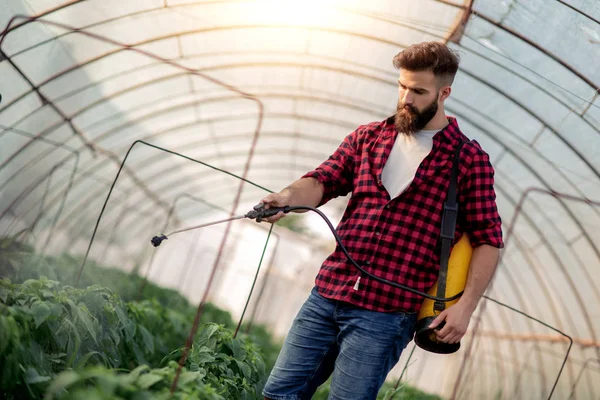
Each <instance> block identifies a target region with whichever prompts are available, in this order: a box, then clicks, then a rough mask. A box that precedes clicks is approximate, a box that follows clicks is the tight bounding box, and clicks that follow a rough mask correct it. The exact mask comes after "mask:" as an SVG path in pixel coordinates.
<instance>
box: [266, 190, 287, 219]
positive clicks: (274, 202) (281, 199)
mask: <svg viewBox="0 0 600 400" xmlns="http://www.w3.org/2000/svg"><path fill="white" fill-rule="evenodd" d="M291 197H292V196H291V193H290V191H289V190H287V189H283V190H282V191H281V192H279V193H271V194H269V195H268V196H266V197H264V198H263V199H262V200H261V201H260V202H261V203H262V204H264V205H265V208H274V207H285V206H289V205H290V201H291ZM283 217H285V213H284V212H283V211H281V212H278V213H277V214H275V215H273V216H272V217H269V218H265V219H263V221H267V222H270V223H275V222H277V221H279V220H280V219H281V218H283Z"/></svg>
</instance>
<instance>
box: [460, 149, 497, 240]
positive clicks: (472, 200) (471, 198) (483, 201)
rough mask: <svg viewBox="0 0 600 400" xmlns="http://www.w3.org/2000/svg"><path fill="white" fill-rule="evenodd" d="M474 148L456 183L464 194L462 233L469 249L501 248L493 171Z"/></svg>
mask: <svg viewBox="0 0 600 400" xmlns="http://www.w3.org/2000/svg"><path fill="white" fill-rule="evenodd" d="M477 147H478V151H477V152H476V153H475V154H474V156H473V161H472V163H471V165H470V166H469V168H468V170H467V173H466V175H465V177H464V178H463V180H462V182H461V184H460V186H461V188H460V191H461V192H462V193H464V197H463V199H462V203H463V205H462V207H461V208H462V211H463V213H464V220H465V222H466V226H465V231H466V233H467V234H468V235H469V239H470V241H471V246H472V247H473V248H475V247H477V246H480V245H482V244H488V245H490V246H494V247H497V248H502V247H504V242H503V240H502V220H501V219H500V215H499V214H498V208H497V206H496V192H495V191H494V168H493V167H492V164H491V163H490V157H489V155H488V154H487V153H485V152H484V151H483V150H481V148H479V146H477Z"/></svg>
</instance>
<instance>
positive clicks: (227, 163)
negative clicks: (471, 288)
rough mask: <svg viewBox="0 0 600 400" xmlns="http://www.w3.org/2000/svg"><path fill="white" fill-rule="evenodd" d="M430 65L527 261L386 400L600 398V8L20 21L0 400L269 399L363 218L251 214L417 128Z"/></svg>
mask: <svg viewBox="0 0 600 400" xmlns="http://www.w3.org/2000/svg"><path fill="white" fill-rule="evenodd" d="M422 42H438V43H443V44H445V45H446V46H447V47H449V48H450V49H451V50H453V51H454V52H455V53H456V54H458V55H459V56H460V66H459V69H458V72H457V74H456V78H455V80H454V82H453V84H452V93H451V95H450V97H448V99H447V100H446V101H445V112H446V115H447V116H450V117H454V118H456V120H457V121H458V123H459V124H460V128H461V130H462V132H463V133H464V134H465V135H466V136H467V137H468V138H469V139H471V140H475V141H476V142H477V143H479V145H480V146H481V148H482V149H483V150H484V151H485V152H486V153H487V154H488V155H489V159H490V162H491V164H492V165H493V168H494V171H495V175H494V189H495V194H496V204H497V208H498V213H499V215H500V217H501V219H502V237H503V241H504V247H503V248H502V249H501V250H500V252H499V254H500V256H499V262H498V266H497V269H496V271H495V274H494V276H493V279H492V281H491V283H490V284H489V285H488V286H487V290H486V291H485V293H484V295H483V296H482V298H481V299H480V301H479V303H478V306H477V308H476V309H475V311H474V313H473V314H472V317H471V320H470V323H469V325H468V329H467V331H466V333H465V334H464V336H463V337H462V339H461V341H460V349H458V351H456V352H453V353H451V354H438V353H436V352H432V351H427V350H425V349H423V348H421V347H420V346H417V345H416V344H415V342H414V341H411V342H410V343H409V344H408V345H407V346H406V348H405V349H404V351H403V352H402V355H401V357H400V360H399V361H398V363H397V364H396V365H395V367H394V368H393V369H392V370H391V371H390V372H389V374H388V375H387V379H386V381H385V383H384V384H383V386H382V388H381V390H380V392H379V395H378V397H377V398H378V399H396V400H400V399H422V400H425V399H428V400H434V399H437V400H441V399H494V400H499V399H527V400H531V399H550V398H552V399H579V400H584V399H600V338H599V337H598V336H600V137H595V136H594V135H598V134H600V98H599V97H600V2H599V1H598V0H422V1H409V0H372V1H368V2H367V1H358V0H321V1H318V0H303V1H289V0H127V1H122V0H121V1H117V0H5V1H2V2H0V96H1V100H0V138H1V139H0V140H1V141H0V213H1V214H0V279H1V285H0V365H1V367H0V384H1V390H0V397H1V398H5V399H42V398H48V399H75V398H77V399H79V398H81V399H84V398H85V399H91V398H95V399H113V398H114V399H134V398H135V399H139V398H144V399H146V398H156V399H159V398H160V399H167V398H173V397H174V398H180V399H184V398H185V399H263V396H264V395H263V392H262V391H263V387H264V385H265V382H266V381H267V377H268V376H269V372H270V371H271V369H272V368H273V366H274V364H275V361H276V359H277V356H278V354H279V352H280V349H281V346H282V345H283V343H284V339H285V337H286V335H287V333H288V331H289V330H290V327H291V326H292V323H293V321H294V318H295V316H296V314H297V313H298V311H299V310H300V307H301V306H302V304H303V303H304V301H305V300H306V299H307V297H308V295H309V293H310V292H311V289H312V288H313V286H314V285H315V277H316V276H317V274H318V273H319V270H320V268H321V265H322V264H323V261H324V260H325V259H327V258H328V256H329V255H330V254H331V253H332V252H333V251H334V250H335V249H336V248H337V247H338V244H337V242H336V239H335V236H334V235H333V234H332V230H331V228H330V227H329V225H328V224H327V222H326V220H329V221H330V223H331V224H333V226H336V225H337V224H338V223H340V221H341V220H342V218H343V215H344V212H345V209H346V206H347V204H348V202H349V200H350V199H351V197H352V196H351V195H350V194H349V195H346V196H339V197H337V198H334V199H332V200H331V201H329V202H327V203H326V204H324V205H323V206H322V207H319V210H321V211H322V213H323V216H325V217H326V218H323V217H322V216H321V215H319V214H318V213H316V212H304V213H290V214H288V215H287V216H286V217H285V218H282V219H281V220H279V221H278V222H276V223H273V224H271V223H269V222H265V221H263V222H262V223H257V221H255V220H254V218H251V217H248V216H249V214H250V212H251V211H252V210H255V208H254V207H255V206H256V205H257V204H259V203H260V201H261V199H263V198H264V197H265V196H267V195H268V194H269V193H273V192H275V193H277V192H279V191H281V190H282V189H284V188H285V187H287V186H288V185H289V184H290V183H292V182H294V181H296V180H297V179H300V178H301V177H302V176H303V175H304V174H306V173H307V172H309V171H312V170H314V169H315V168H317V167H318V166H319V165H321V163H322V162H324V161H325V160H327V159H328V157H329V156H330V155H332V154H333V153H334V152H335V151H336V149H338V146H340V144H341V143H342V142H343V141H344V139H345V138H346V137H347V136H348V135H349V134H350V133H352V132H353V131H355V130H356V129H357V128H358V127H359V126H362V125H365V124H369V123H372V122H377V121H382V120H386V119H387V118H388V117H390V116H393V115H395V113H396V112H397V109H396V107H397V105H398V102H399V98H398V96H399V89H398V69H397V68H395V66H394V63H393V59H394V57H395V56H396V55H397V54H398V53H399V52H401V51H403V50H404V49H406V48H407V47H409V46H411V45H413V44H418V43H422ZM234 108H235V110H234ZM259 210H260V209H259ZM244 217H248V218H244ZM163 235H164V236H163ZM153 238H154V239H156V238H158V239H159V240H158V243H154V246H153V243H152V239H153ZM165 239H168V240H165ZM158 244H160V246H158ZM357 285H358V283H357ZM330 385H331V381H328V382H326V383H325V384H323V385H322V386H320V387H319V388H318V389H317V391H316V393H315V394H314V396H313V397H312V398H314V399H326V398H328V396H329V391H330ZM294 398H295V397H294ZM329 398H331V397H329Z"/></svg>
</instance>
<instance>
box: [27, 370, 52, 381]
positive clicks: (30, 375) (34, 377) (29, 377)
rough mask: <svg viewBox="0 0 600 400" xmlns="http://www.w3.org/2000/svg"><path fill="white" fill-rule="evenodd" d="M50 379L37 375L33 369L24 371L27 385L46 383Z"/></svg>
mask: <svg viewBox="0 0 600 400" xmlns="http://www.w3.org/2000/svg"><path fill="white" fill-rule="evenodd" d="M50 379H51V378H50V377H49V376H42V375H40V374H39V373H38V371H37V370H36V369H35V368H32V367H29V368H27V371H25V382H26V383H28V384H34V383H40V382H48V381H49V380H50Z"/></svg>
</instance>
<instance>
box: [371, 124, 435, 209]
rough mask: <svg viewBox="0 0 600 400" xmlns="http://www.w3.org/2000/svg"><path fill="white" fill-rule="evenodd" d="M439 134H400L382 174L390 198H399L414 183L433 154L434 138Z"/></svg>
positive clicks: (430, 132)
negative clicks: (423, 163)
mask: <svg viewBox="0 0 600 400" xmlns="http://www.w3.org/2000/svg"><path fill="white" fill-rule="evenodd" d="M438 132H439V130H435V131H419V132H417V133H414V134H412V135H404V134H402V133H398V136H397V137H396V141H395V142H394V147H392V151H391V152H390V156H389V158H388V159H387V161H386V163H385V165H384V167H383V171H382V173H381V182H382V183H383V186H384V187H385V189H386V190H387V192H388V193H389V194H390V198H392V199H393V198H394V197H398V196H399V195H400V194H401V193H402V192H404V190H406V188H407V187H408V186H409V185H410V183H411V182H412V181H413V179H414V178H415V174H416V172H417V169H418V168H419V165H421V162H422V161H423V159H425V157H427V155H428V154H429V153H430V152H431V149H432V148H433V136H434V135H435V134H436V133H438Z"/></svg>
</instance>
